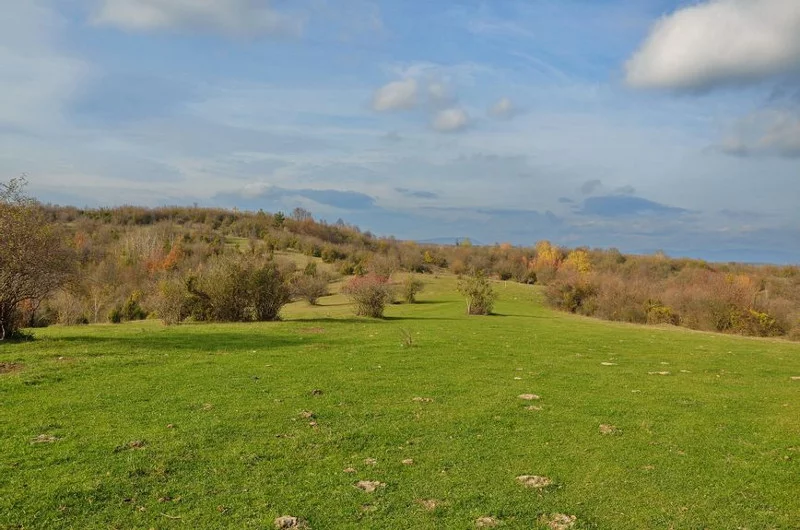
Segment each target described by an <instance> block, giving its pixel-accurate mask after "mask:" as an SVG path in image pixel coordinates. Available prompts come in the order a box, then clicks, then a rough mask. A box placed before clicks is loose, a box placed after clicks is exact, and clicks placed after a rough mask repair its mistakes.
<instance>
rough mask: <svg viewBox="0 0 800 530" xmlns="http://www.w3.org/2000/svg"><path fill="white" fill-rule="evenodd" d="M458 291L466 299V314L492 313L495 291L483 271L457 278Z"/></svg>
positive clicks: (495, 297)
mask: <svg viewBox="0 0 800 530" xmlns="http://www.w3.org/2000/svg"><path fill="white" fill-rule="evenodd" d="M458 292H459V293H461V295H462V296H463V297H464V298H466V300H467V314H468V315H489V314H491V313H492V309H493V308H494V303H495V301H496V300H497V293H496V292H495V290H494V289H493V288H492V284H491V283H490V282H489V279H488V278H487V277H486V275H485V274H484V273H483V271H480V270H479V271H477V272H475V274H473V275H471V276H462V277H460V278H459V279H458Z"/></svg>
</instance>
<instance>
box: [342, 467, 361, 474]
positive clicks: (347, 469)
mask: <svg viewBox="0 0 800 530" xmlns="http://www.w3.org/2000/svg"><path fill="white" fill-rule="evenodd" d="M342 472H343V473H358V471H356V470H355V468H353V467H346V468H344V470H343V471H342Z"/></svg>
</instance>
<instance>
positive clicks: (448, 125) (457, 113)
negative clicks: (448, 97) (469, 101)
mask: <svg viewBox="0 0 800 530" xmlns="http://www.w3.org/2000/svg"><path fill="white" fill-rule="evenodd" d="M468 125H469V115H468V114H467V112H466V111H465V110H464V109H460V108H452V109H445V110H442V111H440V112H437V113H436V115H435V116H434V117H433V123H432V126H433V129H434V130H436V131H439V132H458V131H463V130H464V129H466V128H467V126H468Z"/></svg>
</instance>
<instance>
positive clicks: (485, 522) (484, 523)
mask: <svg viewBox="0 0 800 530" xmlns="http://www.w3.org/2000/svg"><path fill="white" fill-rule="evenodd" d="M475 526H476V527H478V528H494V527H496V526H500V520H499V519H498V518H497V517H491V516H488V515H486V516H483V517H478V518H477V519H476V520H475Z"/></svg>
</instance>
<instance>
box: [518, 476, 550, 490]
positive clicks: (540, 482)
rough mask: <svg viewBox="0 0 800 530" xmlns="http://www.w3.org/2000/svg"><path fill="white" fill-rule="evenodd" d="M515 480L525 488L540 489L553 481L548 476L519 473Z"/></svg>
mask: <svg viewBox="0 0 800 530" xmlns="http://www.w3.org/2000/svg"><path fill="white" fill-rule="evenodd" d="M517 482H519V483H520V484H522V485H523V486H525V487H526V488H534V489H542V488H546V487H547V486H550V485H551V484H552V483H553V481H552V480H551V479H550V478H548V477H542V476H539V475H520V476H518V477H517Z"/></svg>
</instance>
